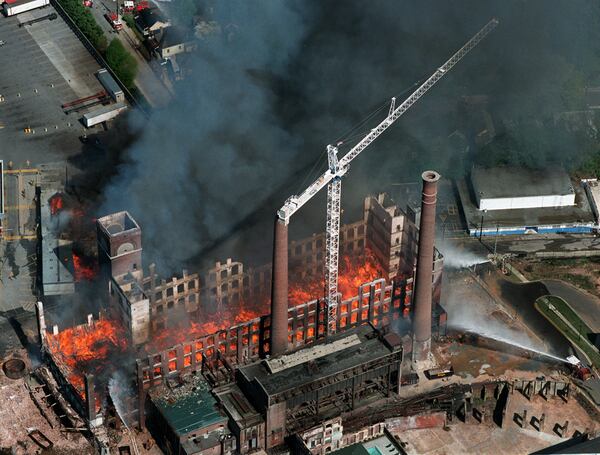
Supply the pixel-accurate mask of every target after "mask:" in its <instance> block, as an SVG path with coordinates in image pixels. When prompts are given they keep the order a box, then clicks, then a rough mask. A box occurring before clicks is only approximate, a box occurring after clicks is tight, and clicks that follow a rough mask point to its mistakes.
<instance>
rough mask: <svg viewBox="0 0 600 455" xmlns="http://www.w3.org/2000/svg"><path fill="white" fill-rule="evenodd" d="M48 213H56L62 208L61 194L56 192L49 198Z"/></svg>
mask: <svg viewBox="0 0 600 455" xmlns="http://www.w3.org/2000/svg"><path fill="white" fill-rule="evenodd" d="M49 202H50V214H51V215H56V214H57V213H58V212H60V211H61V210H62V209H63V199H62V196H61V195H60V194H58V193H56V194H55V195H54V196H52V197H51V198H50V201H49Z"/></svg>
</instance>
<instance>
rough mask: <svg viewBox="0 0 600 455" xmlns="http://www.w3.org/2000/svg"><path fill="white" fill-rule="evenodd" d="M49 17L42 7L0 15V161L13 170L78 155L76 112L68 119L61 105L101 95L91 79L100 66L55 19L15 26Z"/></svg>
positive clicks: (79, 126) (80, 127)
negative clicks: (30, 10)
mask: <svg viewBox="0 0 600 455" xmlns="http://www.w3.org/2000/svg"><path fill="white" fill-rule="evenodd" d="M52 12H55V11H54V8H52V6H46V7H45V8H42V9H39V10H35V11H32V12H27V13H22V14H20V15H18V16H16V17H8V18H7V17H4V16H0V40H3V41H4V42H5V44H4V45H2V46H0V68H2V70H1V71H0V95H2V96H3V99H4V101H3V102H0V126H1V128H0V157H1V158H2V159H4V162H5V163H8V162H9V161H13V163H14V166H15V167H24V166H25V165H26V162H27V161H29V163H30V164H31V165H32V166H35V165H37V164H39V163H46V162H52V161H61V160H64V159H65V158H67V157H69V156H71V155H75V154H77V153H79V152H80V151H81V147H82V144H81V143H80V141H79V136H81V135H82V134H83V133H84V127H83V125H82V124H81V123H80V122H79V119H80V117H81V113H77V112H73V113H71V114H68V115H67V114H65V113H64V111H63V109H62V108H61V105H62V104H63V103H66V102H69V101H72V100H75V99H78V98H81V97H85V96H89V95H93V94H94V93H97V92H99V91H101V90H102V86H101V85H100V83H99V82H98V80H97V79H96V77H95V75H94V73H95V72H96V71H97V70H98V69H100V66H99V65H98V63H97V62H96V61H95V60H94V59H93V57H92V56H91V55H90V54H89V52H88V51H87V50H86V49H85V47H84V46H83V44H81V42H80V41H79V40H78V38H77V37H76V36H75V34H74V33H73V32H72V31H71V30H70V29H69V27H68V25H67V24H66V23H65V22H64V21H63V19H62V18H61V16H60V15H58V17H57V19H55V20H52V21H49V20H44V21H42V22H37V23H35V24H32V25H27V26H23V27H19V22H23V21H27V20H30V19H33V18H35V17H40V16H44V15H47V14H50V13H52ZM26 128H29V129H30V132H26V131H25V129H26ZM88 134H89V132H88Z"/></svg>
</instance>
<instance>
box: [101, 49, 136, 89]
mask: <svg viewBox="0 0 600 455" xmlns="http://www.w3.org/2000/svg"><path fill="white" fill-rule="evenodd" d="M106 61H107V62H108V64H109V66H110V67H111V68H112V70H113V71H114V72H115V73H116V75H117V77H118V78H119V79H120V80H121V82H123V84H125V86H126V87H127V88H129V89H131V88H133V87H134V83H133V81H134V80H135V76H136V74H137V61H136V60H135V58H134V57H133V56H132V55H131V54H130V53H129V52H127V51H126V50H125V47H123V43H121V41H120V40H119V39H118V38H115V39H113V40H112V41H111V42H110V44H109V45H108V48H107V49H106Z"/></svg>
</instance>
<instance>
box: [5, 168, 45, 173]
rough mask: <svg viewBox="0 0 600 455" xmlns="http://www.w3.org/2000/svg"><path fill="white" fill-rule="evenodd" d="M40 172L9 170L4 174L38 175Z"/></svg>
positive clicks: (33, 170)
mask: <svg viewBox="0 0 600 455" xmlns="http://www.w3.org/2000/svg"><path fill="white" fill-rule="evenodd" d="M38 172H39V171H38V170H37V169H7V170H5V171H4V174H36V173H38Z"/></svg>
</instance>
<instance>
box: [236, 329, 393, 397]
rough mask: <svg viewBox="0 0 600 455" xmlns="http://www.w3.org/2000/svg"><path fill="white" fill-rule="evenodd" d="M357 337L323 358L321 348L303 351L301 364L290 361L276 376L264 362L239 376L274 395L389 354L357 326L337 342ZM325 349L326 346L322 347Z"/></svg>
mask: <svg viewBox="0 0 600 455" xmlns="http://www.w3.org/2000/svg"><path fill="white" fill-rule="evenodd" d="M348 337H349V338H350V339H352V340H354V338H355V337H357V338H358V340H359V342H358V343H354V342H352V343H348V344H347V345H346V346H345V347H340V348H339V349H338V350H332V351H331V352H329V353H327V354H325V355H323V354H322V349H323V345H316V346H312V347H309V348H305V349H303V350H302V351H299V352H302V353H303V354H304V356H305V360H304V361H303V362H301V363H297V362H295V361H294V362H290V364H289V367H287V368H278V369H276V372H275V373H271V372H270V371H269V367H268V365H267V364H266V362H257V363H254V364H252V365H248V366H246V367H242V368H240V371H241V372H242V374H243V375H244V376H245V377H246V378H247V379H248V380H249V381H252V379H255V380H256V381H258V382H259V383H260V384H261V385H262V387H263V388H264V390H265V392H266V393H267V394H269V395H275V394H278V393H281V392H285V391H287V390H293V389H295V388H298V387H300V386H301V385H304V384H307V383H311V382H314V381H317V380H321V379H325V378H327V377H330V376H333V375H335V374H338V373H340V372H342V371H345V370H349V369H352V368H355V367H357V366H359V365H361V364H363V363H366V362H370V361H373V360H377V359H380V358H383V357H385V356H388V355H390V353H391V350H390V349H388V348H387V347H386V345H385V344H384V343H383V342H382V341H381V340H380V339H379V338H378V336H377V333H376V332H374V331H373V330H372V329H371V328H369V327H360V328H358V329H355V330H353V331H351V332H350V334H348V332H346V333H345V334H344V335H341V336H339V337H337V338H336V339H338V340H339V339H343V338H348ZM325 346H327V345H325Z"/></svg>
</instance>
